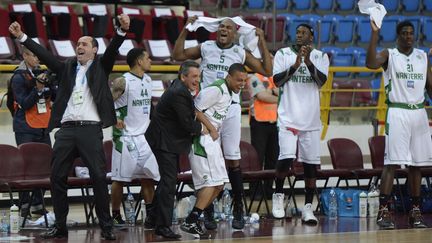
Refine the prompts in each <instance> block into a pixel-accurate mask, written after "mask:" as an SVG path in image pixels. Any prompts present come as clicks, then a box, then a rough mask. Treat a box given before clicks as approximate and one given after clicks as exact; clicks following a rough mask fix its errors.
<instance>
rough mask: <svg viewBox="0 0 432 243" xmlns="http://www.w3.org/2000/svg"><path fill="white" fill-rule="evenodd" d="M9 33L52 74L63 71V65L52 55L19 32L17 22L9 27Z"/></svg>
mask: <svg viewBox="0 0 432 243" xmlns="http://www.w3.org/2000/svg"><path fill="white" fill-rule="evenodd" d="M9 32H10V33H11V34H12V36H14V37H15V38H16V39H18V40H19V41H20V42H21V43H22V44H23V45H24V46H26V47H27V48H28V49H29V50H30V51H31V52H33V53H34V54H35V55H36V56H37V57H38V58H39V59H40V60H41V61H42V62H43V63H45V64H46V65H47V66H48V68H49V69H51V70H52V71H53V72H55V73H59V72H61V71H62V70H63V65H64V64H63V63H62V62H60V61H58V60H57V59H56V58H55V57H54V55H53V54H51V52H49V51H48V50H47V49H45V48H43V47H42V46H41V45H39V44H38V43H36V42H34V41H33V40H32V39H31V38H29V37H28V36H27V35H26V34H24V32H23V31H22V30H21V25H20V24H19V23H18V22H13V23H12V24H11V25H9Z"/></svg>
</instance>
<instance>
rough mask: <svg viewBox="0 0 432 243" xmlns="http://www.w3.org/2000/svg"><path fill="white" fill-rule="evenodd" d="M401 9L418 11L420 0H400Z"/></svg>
mask: <svg viewBox="0 0 432 243" xmlns="http://www.w3.org/2000/svg"><path fill="white" fill-rule="evenodd" d="M401 6H402V9H403V10H402V11H403V12H404V13H406V12H419V11H420V0H401Z"/></svg>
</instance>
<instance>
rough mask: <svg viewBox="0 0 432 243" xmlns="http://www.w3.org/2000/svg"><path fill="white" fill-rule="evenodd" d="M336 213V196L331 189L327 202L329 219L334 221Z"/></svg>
mask: <svg viewBox="0 0 432 243" xmlns="http://www.w3.org/2000/svg"><path fill="white" fill-rule="evenodd" d="M337 212H338V205H337V194H336V191H335V190H334V189H333V188H332V189H331V190H330V200H329V218H330V219H336V218H337V214H338V213H337Z"/></svg>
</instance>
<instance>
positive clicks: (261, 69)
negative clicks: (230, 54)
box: [245, 28, 273, 77]
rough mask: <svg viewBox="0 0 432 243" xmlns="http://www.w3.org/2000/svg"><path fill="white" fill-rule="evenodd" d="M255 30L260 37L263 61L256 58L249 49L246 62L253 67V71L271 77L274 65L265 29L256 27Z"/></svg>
mask: <svg viewBox="0 0 432 243" xmlns="http://www.w3.org/2000/svg"><path fill="white" fill-rule="evenodd" d="M255 32H256V35H257V36H258V38H259V39H258V48H259V50H260V52H261V55H262V61H261V60H258V59H257V58H255V57H254V56H253V55H252V54H251V53H250V52H249V51H246V60H245V64H246V66H248V67H249V68H250V69H252V71H253V72H256V73H260V74H262V75H264V76H266V77H270V76H272V73H273V65H272V58H271V55H270V52H269V50H268V49H267V43H266V40H265V36H264V31H263V30H262V29H260V28H256V30H255Z"/></svg>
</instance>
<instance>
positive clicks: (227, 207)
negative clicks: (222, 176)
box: [222, 187, 232, 220]
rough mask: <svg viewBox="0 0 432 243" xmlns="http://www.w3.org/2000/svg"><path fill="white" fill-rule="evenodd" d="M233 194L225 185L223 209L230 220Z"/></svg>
mask: <svg viewBox="0 0 432 243" xmlns="http://www.w3.org/2000/svg"><path fill="white" fill-rule="evenodd" d="M231 202H232V200H231V196H230V193H229V190H228V188H226V187H225V189H224V192H223V194H222V210H223V214H224V216H225V218H226V219H227V220H228V219H229V217H230V216H231Z"/></svg>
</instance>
